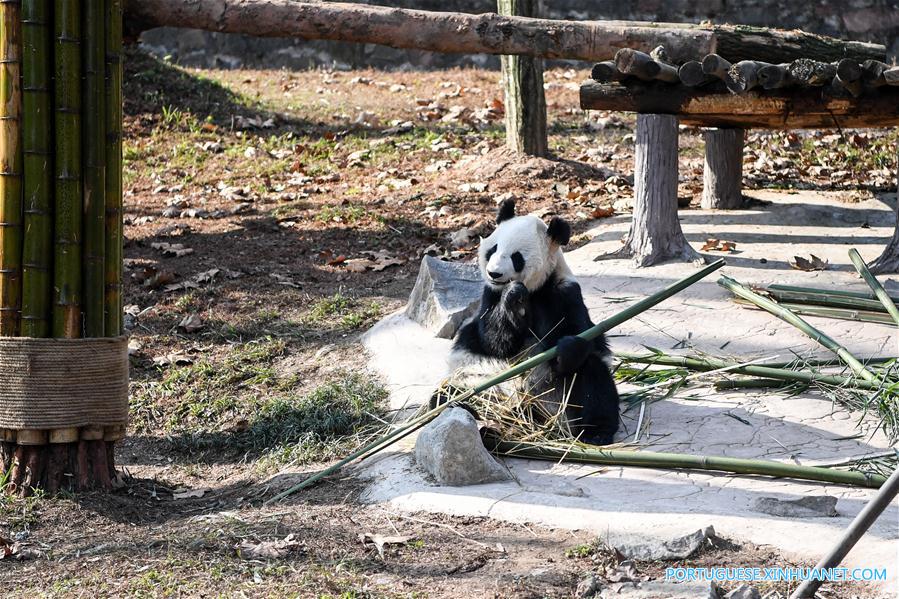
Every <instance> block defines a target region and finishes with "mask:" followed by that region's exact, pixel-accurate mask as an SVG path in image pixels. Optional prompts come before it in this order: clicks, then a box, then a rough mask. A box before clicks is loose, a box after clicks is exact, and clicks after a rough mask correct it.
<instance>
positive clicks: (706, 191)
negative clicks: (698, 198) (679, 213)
mask: <svg viewBox="0 0 899 599" xmlns="http://www.w3.org/2000/svg"><path fill="white" fill-rule="evenodd" d="M703 137H704V138H705V169H704V171H703V175H702V207H703V208H718V209H721V210H729V209H733V208H739V207H740V206H742V205H743V194H742V184H743V138H744V131H743V129H706V130H705V131H704V132H703Z"/></svg>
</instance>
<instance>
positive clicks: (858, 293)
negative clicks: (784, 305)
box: [767, 284, 899, 301]
mask: <svg viewBox="0 0 899 599" xmlns="http://www.w3.org/2000/svg"><path fill="white" fill-rule="evenodd" d="M772 289H774V290H778V291H798V292H802V293H808V294H818V295H833V296H840V297H856V298H859V299H875V298H874V295H873V294H871V293H870V292H862V291H843V290H841V289H816V288H814V287H797V286H795V285H777V284H774V285H768V287H767V290H768V291H770V290H772ZM893 299H894V301H899V298H893Z"/></svg>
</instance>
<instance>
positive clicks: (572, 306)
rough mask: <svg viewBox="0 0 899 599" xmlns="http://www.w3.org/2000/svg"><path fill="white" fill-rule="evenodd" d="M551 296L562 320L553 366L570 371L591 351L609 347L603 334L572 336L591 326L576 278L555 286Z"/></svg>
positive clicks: (576, 367) (580, 364)
mask: <svg viewBox="0 0 899 599" xmlns="http://www.w3.org/2000/svg"><path fill="white" fill-rule="evenodd" d="M555 296H556V297H555V301H556V302H557V303H556V305H557V306H559V307H562V308H563V310H562V312H563V318H564V320H563V324H562V331H561V332H562V337H561V338H560V339H559V341H558V343H557V347H558V352H559V353H558V357H557V358H556V359H555V361H554V364H553V366H554V368H555V370H556V372H558V373H559V374H571V373H572V372H575V371H576V370H578V369H579V368H580V367H581V366H582V365H583V364H584V362H586V360H587V358H588V357H589V356H590V354H591V353H594V352H599V353H600V354H606V353H608V351H609V348H608V346H607V345H606V340H605V337H603V336H599V337H597V338H596V339H594V340H592V341H587V340H584V339H581V338H580V337H576V336H575V335H577V334H578V333H582V332H584V331H586V330H587V329H589V328H591V327H592V326H593V321H592V320H590V313H589V312H588V310H587V305H586V304H585V303H584V297H583V294H582V293H581V286H580V285H579V284H578V283H577V282H575V281H565V282H564V283H562V284H560V285H558V286H556V288H555Z"/></svg>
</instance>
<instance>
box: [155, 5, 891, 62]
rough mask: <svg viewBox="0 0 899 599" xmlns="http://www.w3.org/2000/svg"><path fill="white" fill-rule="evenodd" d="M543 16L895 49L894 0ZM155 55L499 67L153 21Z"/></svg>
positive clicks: (620, 8) (605, 8)
mask: <svg viewBox="0 0 899 599" xmlns="http://www.w3.org/2000/svg"><path fill="white" fill-rule="evenodd" d="M372 4H386V5H390V6H396V7H404V8H419V9H423V10H443V11H458V12H470V13H483V12H494V11H495V10H496V3H495V2H491V1H489V0H396V1H393V2H389V1H387V0H381V1H378V2H372ZM544 6H545V9H544V12H545V13H546V16H548V17H550V18H557V19H577V20H585V19H626V20H639V21H668V22H690V23H699V22H701V21H705V20H710V21H713V22H716V23H739V24H744V25H758V26H766V27H781V28H787V29H793V28H796V29H803V30H805V31H811V32H815V33H822V34H826V35H831V36H835V37H841V38H845V39H854V40H860V41H873V42H879V43H883V44H886V45H887V48H889V49H890V50H891V52H892V54H893V55H895V54H896V51H897V50H899V0H805V1H802V2H784V0H548V1H547V0H544ZM141 42H142V44H143V45H144V46H145V47H146V48H148V49H149V50H150V51H152V52H153V53H154V54H157V55H168V56H171V58H172V60H174V61H176V62H178V63H180V64H184V65H190V66H204V67H219V68H221V67H224V68H237V67H268V68H281V67H287V68H293V69H302V68H309V67H315V66H333V67H336V68H341V69H348V68H353V67H361V66H372V67H377V68H384V69H415V68H444V67H448V66H457V65H477V66H489V67H495V68H498V65H499V60H498V59H497V58H496V57H494V56H485V55H447V54H434V53H432V52H422V51H418V50H395V49H393V48H387V47H384V46H375V45H372V44H348V43H340V42H327V41H311V42H307V41H303V40H298V39H260V38H252V37H248V36H242V35H233V34H222V33H209V32H202V31H192V30H186V29H169V28H165V29H155V30H152V31H147V32H145V33H144V34H143V35H142V36H141Z"/></svg>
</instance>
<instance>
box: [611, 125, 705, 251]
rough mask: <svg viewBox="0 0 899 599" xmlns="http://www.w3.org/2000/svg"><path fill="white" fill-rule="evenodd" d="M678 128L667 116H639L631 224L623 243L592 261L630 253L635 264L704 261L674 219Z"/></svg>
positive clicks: (675, 216)
mask: <svg viewBox="0 0 899 599" xmlns="http://www.w3.org/2000/svg"><path fill="white" fill-rule="evenodd" d="M677 127H678V123H677V117H675V116H672V115H670V114H638V115H637V151H636V154H635V160H634V216H633V219H632V220H631V228H630V231H629V232H628V234H627V237H626V238H625V241H624V247H622V248H621V249H620V250H618V251H616V252H613V253H611V254H607V255H604V256H598V257H597V258H596V260H602V259H604V258H622V257H633V259H634V262H635V264H636V265H637V266H638V267H640V266H652V265H653V264H658V263H659V262H663V261H665V260H671V259H674V260H684V261H688V262H701V261H702V256H700V255H699V254H698V253H697V252H696V251H695V250H694V249H693V248H691V247H690V244H689V243H687V239H686V238H685V237H684V233H683V231H682V230H681V226H680V221H679V220H678V218H677Z"/></svg>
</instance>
